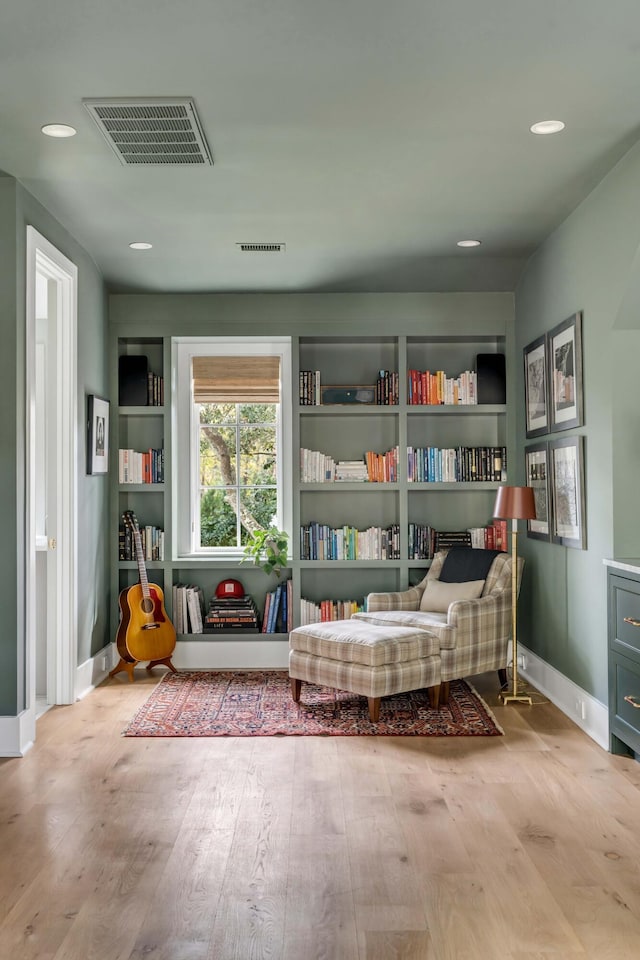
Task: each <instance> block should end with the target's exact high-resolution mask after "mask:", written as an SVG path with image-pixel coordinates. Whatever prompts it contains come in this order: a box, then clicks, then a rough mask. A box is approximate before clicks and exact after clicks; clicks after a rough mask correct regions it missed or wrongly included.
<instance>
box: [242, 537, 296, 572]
mask: <svg viewBox="0 0 640 960" xmlns="http://www.w3.org/2000/svg"><path fill="white" fill-rule="evenodd" d="M288 540H289V534H288V533H285V532H284V530H278V528H277V527H268V528H267V529H266V530H256V531H255V533H252V534H251V536H250V537H249V540H248V541H247V543H246V545H245V548H244V556H243V558H242V560H241V561H240V562H241V563H254V564H255V565H256V567H260V569H261V570H264V572H265V573H275V575H276V577H279V576H280V572H281V570H282V569H283V567H286V565H287V543H288Z"/></svg>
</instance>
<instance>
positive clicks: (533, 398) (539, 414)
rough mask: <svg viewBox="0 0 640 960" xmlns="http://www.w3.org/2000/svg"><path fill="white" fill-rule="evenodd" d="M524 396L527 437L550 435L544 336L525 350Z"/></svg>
mask: <svg viewBox="0 0 640 960" xmlns="http://www.w3.org/2000/svg"><path fill="white" fill-rule="evenodd" d="M524 394H525V404H526V408H527V425H526V426H527V437H529V438H530V437H539V436H540V435H541V434H543V433H549V410H548V406H547V396H548V391H547V338H546V336H545V335H544V334H543V335H542V336H541V337H538V339H537V340H532V341H531V343H529V344H527V346H526V347H525V348H524Z"/></svg>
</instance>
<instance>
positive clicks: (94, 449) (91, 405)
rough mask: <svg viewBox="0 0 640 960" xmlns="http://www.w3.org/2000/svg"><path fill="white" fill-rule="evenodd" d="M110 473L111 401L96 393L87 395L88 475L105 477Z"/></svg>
mask: <svg viewBox="0 0 640 960" xmlns="http://www.w3.org/2000/svg"><path fill="white" fill-rule="evenodd" d="M108 472H109V401H108V400H105V398H104V397H98V396H96V395H95V394H94V393H90V394H88V395H87V473H88V474H90V475H91V476H104V475H106V474H107V473H108Z"/></svg>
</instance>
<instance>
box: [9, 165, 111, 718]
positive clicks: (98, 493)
mask: <svg viewBox="0 0 640 960" xmlns="http://www.w3.org/2000/svg"><path fill="white" fill-rule="evenodd" d="M27 225H31V226H33V227H35V228H36V230H38V231H39V232H40V233H41V234H42V235H43V236H44V237H46V238H47V240H49V241H50V242H51V243H52V244H53V245H54V246H55V247H57V248H58V250H60V251H61V253H63V254H64V255H65V256H66V257H68V258H69V259H70V260H71V261H72V262H73V263H75V264H76V266H77V267H78V408H77V416H76V421H77V429H78V465H77V476H78V576H79V583H78V587H79V589H78V605H79V610H78V663H82V662H83V661H84V660H86V659H87V658H88V657H89V656H90V655H91V654H92V653H94V652H96V651H97V650H98V649H100V647H102V646H103V645H104V644H105V643H106V642H107V640H108V639H109V637H108V628H107V624H108V610H107V586H108V559H109V558H108V534H107V522H108V487H107V483H106V481H105V478H100V477H87V476H86V475H85V419H86V414H85V410H86V393H97V394H100V395H102V396H105V395H106V394H107V384H108V372H107V350H106V298H105V292H104V284H103V280H102V277H101V274H100V272H99V270H98V269H97V267H96V265H95V264H94V263H93V261H92V260H91V258H90V257H89V256H88V255H87V253H86V252H85V251H84V250H83V248H82V247H81V246H80V244H79V243H78V242H77V241H76V240H75V239H74V238H73V237H72V236H71V235H70V234H69V233H68V232H67V231H66V230H65V229H64V227H63V226H62V225H61V224H60V223H58V221H56V220H55V218H54V217H52V216H51V215H50V214H49V213H48V212H47V211H46V210H45V209H44V208H43V207H42V206H41V204H39V203H38V202H37V201H36V200H35V199H34V198H33V197H32V196H31V195H30V194H29V193H28V192H27V191H26V190H25V189H24V188H23V187H22V185H21V184H20V183H18V182H17V181H16V180H14V179H13V178H12V177H6V176H0V323H1V324H2V345H3V349H2V351H0V402H1V403H2V417H1V418H0V495H1V497H2V499H1V501H0V502H2V504H3V518H4V527H5V533H4V535H3V537H2V547H1V548H0V604H1V607H2V610H3V630H2V633H1V634H0V657H1V662H2V665H3V669H2V671H0V715H2V716H15V715H16V714H17V713H19V712H20V711H21V710H22V709H24V707H25V676H24V674H25V666H24V651H25V646H24V526H25V517H24V462H25V460H24V458H25V411H24V391H25V379H24V352H25V309H26V227H27ZM16 561H17V562H16Z"/></svg>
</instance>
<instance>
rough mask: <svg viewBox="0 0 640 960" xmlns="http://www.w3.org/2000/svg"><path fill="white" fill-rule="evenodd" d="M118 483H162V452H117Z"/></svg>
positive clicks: (155, 450)
mask: <svg viewBox="0 0 640 960" xmlns="http://www.w3.org/2000/svg"><path fill="white" fill-rule="evenodd" d="M118 483H164V450H157V449H150V450H147V451H145V452H143V453H141V452H139V451H138V450H118Z"/></svg>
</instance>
